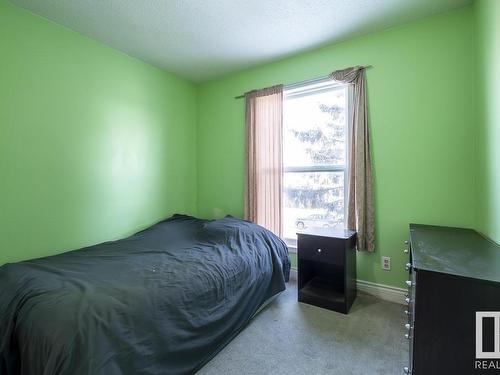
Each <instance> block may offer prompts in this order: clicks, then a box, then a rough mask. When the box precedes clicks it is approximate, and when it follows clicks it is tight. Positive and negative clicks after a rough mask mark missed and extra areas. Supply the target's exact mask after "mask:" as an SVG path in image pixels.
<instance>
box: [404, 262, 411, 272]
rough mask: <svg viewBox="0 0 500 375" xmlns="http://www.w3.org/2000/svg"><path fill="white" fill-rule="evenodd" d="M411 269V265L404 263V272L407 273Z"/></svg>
mask: <svg viewBox="0 0 500 375" xmlns="http://www.w3.org/2000/svg"><path fill="white" fill-rule="evenodd" d="M410 268H411V263H406V265H405V270H407V271H409V270H410Z"/></svg>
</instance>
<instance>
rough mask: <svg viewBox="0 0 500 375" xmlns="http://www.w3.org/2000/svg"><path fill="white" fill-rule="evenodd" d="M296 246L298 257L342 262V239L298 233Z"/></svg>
mask: <svg viewBox="0 0 500 375" xmlns="http://www.w3.org/2000/svg"><path fill="white" fill-rule="evenodd" d="M339 245H340V246H339ZM297 247H298V249H299V250H298V253H299V254H298V257H299V259H305V260H313V261H318V262H324V263H331V264H338V265H343V264H344V256H345V251H344V243H343V242H342V241H337V240H335V239H332V238H326V237H320V236H304V235H299V237H298V246H297Z"/></svg>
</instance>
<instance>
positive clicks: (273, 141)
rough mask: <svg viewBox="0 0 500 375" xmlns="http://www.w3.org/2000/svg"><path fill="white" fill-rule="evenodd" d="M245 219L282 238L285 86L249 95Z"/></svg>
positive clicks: (246, 115) (247, 97)
mask: <svg viewBox="0 0 500 375" xmlns="http://www.w3.org/2000/svg"><path fill="white" fill-rule="evenodd" d="M245 101H246V113H245V118H246V138H247V147H246V158H247V179H246V192H245V219H247V220H250V221H253V222H254V223H257V224H259V225H262V226H263V227H265V228H267V229H269V230H270V231H271V232H273V233H275V234H276V235H278V236H281V234H282V222H281V216H282V201H281V195H282V193H281V188H282V184H283V166H282V165H283V151H282V150H283V147H282V146H283V126H282V125H283V85H278V86H273V87H269V88H266V89H263V90H256V91H251V92H249V93H246V94H245Z"/></svg>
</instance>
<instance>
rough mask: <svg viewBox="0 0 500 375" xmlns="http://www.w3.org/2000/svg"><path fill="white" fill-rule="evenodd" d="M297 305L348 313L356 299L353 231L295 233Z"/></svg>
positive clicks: (354, 236) (315, 230)
mask: <svg viewBox="0 0 500 375" xmlns="http://www.w3.org/2000/svg"><path fill="white" fill-rule="evenodd" d="M297 237H298V239H297V251H298V268H299V270H298V271H299V272H298V273H299V285H298V294H299V302H304V303H308V304H310V305H315V306H319V307H323V308H325V309H329V310H334V311H338V312H341V313H343V314H347V312H348V311H349V309H350V307H351V305H352V303H353V302H354V299H355V298H356V250H355V244H356V232H353V231H349V230H333V229H328V228H324V229H312V230H307V231H302V232H300V233H297Z"/></svg>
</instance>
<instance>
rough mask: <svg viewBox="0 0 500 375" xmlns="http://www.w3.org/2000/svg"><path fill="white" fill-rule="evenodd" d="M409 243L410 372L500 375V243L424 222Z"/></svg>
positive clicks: (416, 374)
mask: <svg viewBox="0 0 500 375" xmlns="http://www.w3.org/2000/svg"><path fill="white" fill-rule="evenodd" d="M407 244H408V249H406V250H405V252H409V262H408V264H407V265H406V268H407V270H408V271H409V277H408V281H407V282H406V283H407V285H408V287H409V292H408V296H407V298H406V303H407V304H408V307H407V310H406V311H405V313H406V314H407V315H408V322H407V324H406V329H407V333H406V335H405V338H406V339H408V343H409V347H410V350H409V353H410V356H409V364H408V366H407V367H405V368H404V372H405V373H410V374H413V375H447V374H450V375H451V374H453V375H462V374H463V375H473V374H500V247H499V246H498V245H497V244H495V243H494V242H492V241H490V240H488V239H487V238H485V237H483V236H481V235H480V234H479V233H477V232H476V231H474V230H472V229H462V228H450V227H438V226H430V225H419V224H410V239H409V242H407Z"/></svg>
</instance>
